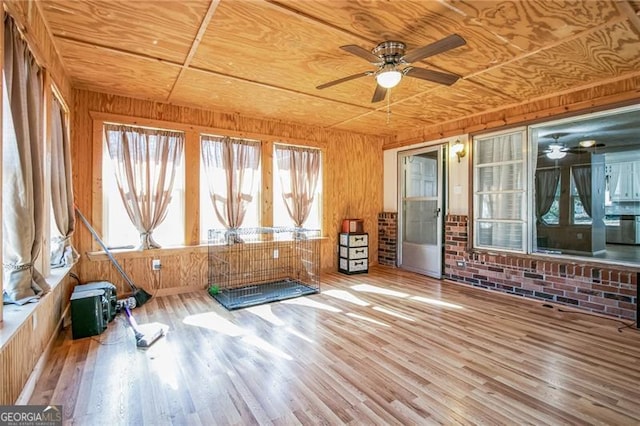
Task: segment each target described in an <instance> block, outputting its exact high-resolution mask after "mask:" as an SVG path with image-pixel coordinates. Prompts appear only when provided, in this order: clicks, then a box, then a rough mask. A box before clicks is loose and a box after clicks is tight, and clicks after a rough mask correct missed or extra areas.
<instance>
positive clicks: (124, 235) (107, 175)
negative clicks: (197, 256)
mask: <svg viewBox="0 0 640 426" xmlns="http://www.w3.org/2000/svg"><path fill="white" fill-rule="evenodd" d="M108 126H114V125H109V124H105V128H106V129H107V128H108ZM115 126H120V125H115ZM122 127H124V128H125V130H126V131H127V132H131V133H129V134H130V135H131V138H133V137H135V136H133V135H134V134H138V135H143V136H141V139H140V145H139V146H138V147H142V148H140V150H139V152H135V153H133V151H131V152H132V155H131V157H132V160H131V162H132V163H134V164H133V166H132V168H133V169H134V171H133V172H131V173H130V175H132V177H133V178H134V181H133V182H131V183H130V184H128V186H126V187H125V188H123V193H124V194H127V195H128V197H129V198H128V202H129V203H130V204H131V205H132V204H134V202H135V201H134V197H137V198H135V199H137V200H138V201H140V202H142V200H143V199H144V200H147V201H148V202H149V206H150V208H149V209H148V211H150V212H152V213H153V214H154V215H155V214H156V213H157V216H156V217H155V219H151V218H150V217H147V219H145V220H147V221H149V220H152V221H154V220H155V221H157V222H159V224H158V225H157V227H155V229H154V230H153V240H155V242H157V243H158V245H160V246H174V245H183V244H184V203H185V200H184V194H185V191H184V156H183V155H182V149H181V148H180V149H179V152H174V153H173V154H174V155H169V156H168V158H169V159H170V160H169V161H168V162H167V164H166V167H167V170H168V171H167V175H163V174H162V171H160V170H159V169H158V167H160V164H161V162H160V160H159V158H160V150H161V149H163V148H162V146H163V145H162V144H163V142H162V141H161V138H162V136H161V135H164V134H165V133H170V134H171V135H173V136H172V137H176V135H181V133H180V132H172V131H164V130H159V129H148V128H142V127H132V126H122ZM115 132H116V131H115V130H113V131H112V130H106V133H107V134H108V135H109V137H110V138H111V137H115V136H114V135H115ZM138 132H139V133H138ZM107 143H111V142H110V140H107V138H106V137H105V138H104V144H103V151H102V185H103V187H102V188H103V192H102V196H103V200H102V208H103V213H102V215H103V217H102V220H103V224H102V225H103V229H102V233H103V235H102V238H103V239H104V241H105V244H106V245H107V246H108V247H110V248H127V249H132V248H134V247H136V246H140V245H141V244H142V242H141V235H140V234H141V233H140V232H139V231H138V230H137V229H136V227H135V226H134V224H133V219H132V218H131V215H130V213H129V212H128V211H127V209H126V207H125V205H124V202H123V199H122V196H121V191H120V188H119V186H118V181H117V177H116V176H117V173H121V172H122V168H123V167H124V165H123V164H120V162H119V161H116V160H112V158H111V156H110V153H109V149H108V147H107ZM133 149H134V148H133V147H131V150H133ZM176 149H177V148H176ZM172 152H173V148H172ZM154 160H155V161H154ZM147 167H150V168H149V169H148V170H149V174H148V175H147V174H146V172H143V170H147ZM170 169H173V173H171V172H170V171H169V170H170ZM124 174H126V173H124ZM171 174H173V181H172V185H173V186H172V187H171V184H170V180H171V179H170V178H171V176H170V175H171ZM121 176H123V175H121ZM122 179H123V182H124V179H125V177H124V176H123V177H122ZM155 183H158V185H159V186H158V187H155V186H154V185H155ZM160 186H162V188H161V189H160V190H158V188H160ZM127 188H129V189H127ZM169 188H171V191H170V193H169V194H167V197H168V200H169V201H168V206H167V207H166V212H165V215H164V219H162V214H161V212H160V210H161V208H162V207H161V206H160V204H161V200H160V199H159V198H158V197H159V195H158V194H160V195H161V196H165V194H166V193H167V192H168V191H169ZM147 190H149V191H152V192H153V193H154V196H153V197H148V196H147V193H146V191H147ZM131 194H133V195H131ZM158 218H160V219H158ZM148 248H154V247H148Z"/></svg>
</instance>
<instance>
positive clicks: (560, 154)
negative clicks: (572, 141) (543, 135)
mask: <svg viewBox="0 0 640 426" xmlns="http://www.w3.org/2000/svg"><path fill="white" fill-rule="evenodd" d="M561 149H562V145H556V144H551V145H549V152H547V153H546V156H547V158H549V159H551V160H560V159H561V158H564V157H566V156H567V153H566V152H564V151H562V150H561Z"/></svg>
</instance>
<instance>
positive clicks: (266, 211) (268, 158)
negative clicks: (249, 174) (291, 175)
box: [260, 141, 276, 226]
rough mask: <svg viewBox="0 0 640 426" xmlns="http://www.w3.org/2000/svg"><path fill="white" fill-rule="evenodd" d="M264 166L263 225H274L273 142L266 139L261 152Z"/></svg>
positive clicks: (261, 213)
mask: <svg viewBox="0 0 640 426" xmlns="http://www.w3.org/2000/svg"><path fill="white" fill-rule="evenodd" d="M261 157H262V159H261V167H262V193H261V194H260V201H261V202H262V208H261V210H260V216H261V217H260V219H261V221H262V222H261V223H262V225H263V226H273V178H274V177H276V176H275V175H274V174H273V142H272V141H265V142H263V143H262V153H261Z"/></svg>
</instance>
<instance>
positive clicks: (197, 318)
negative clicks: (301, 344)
mask: <svg viewBox="0 0 640 426" xmlns="http://www.w3.org/2000/svg"><path fill="white" fill-rule="evenodd" d="M182 322H183V323H185V324H188V325H194V326H196V327H202V328H206V329H209V330H213V331H216V332H218V333H222V334H225V335H227V336H230V337H240V338H241V339H242V341H243V342H245V343H247V344H249V345H251V346H254V347H256V348H258V349H260V350H262V351H264V352H268V353H270V354H273V355H276V356H278V357H280V358H283V359H286V360H288V361H291V360H292V359H293V358H291V357H290V356H289V355H288V354H286V353H284V352H282V351H281V350H280V349H278V348H276V347H275V346H273V345H271V344H270V343H268V342H266V341H265V340H263V339H261V338H260V337H258V336H255V335H253V334H250V333H249V332H248V331H247V330H245V329H244V328H242V327H239V326H237V325H235V324H234V323H232V322H231V321H229V320H227V319H226V318H223V317H221V316H220V315H218V314H216V313H214V312H205V313H202V314H196V315H189V316H188V317H186V318H185V319H184V320H183V321H182Z"/></svg>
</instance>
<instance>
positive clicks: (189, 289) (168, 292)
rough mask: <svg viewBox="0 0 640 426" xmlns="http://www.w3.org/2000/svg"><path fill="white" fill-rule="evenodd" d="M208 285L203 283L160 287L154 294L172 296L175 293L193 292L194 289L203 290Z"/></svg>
mask: <svg viewBox="0 0 640 426" xmlns="http://www.w3.org/2000/svg"><path fill="white" fill-rule="evenodd" d="M205 288H206V287H205V286H203V285H188V286H184V287H171V288H160V289H158V290H156V291H155V293H154V296H157V297H160V296H172V295H174V294H182V293H191V292H194V291H203V290H204V289H205Z"/></svg>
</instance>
